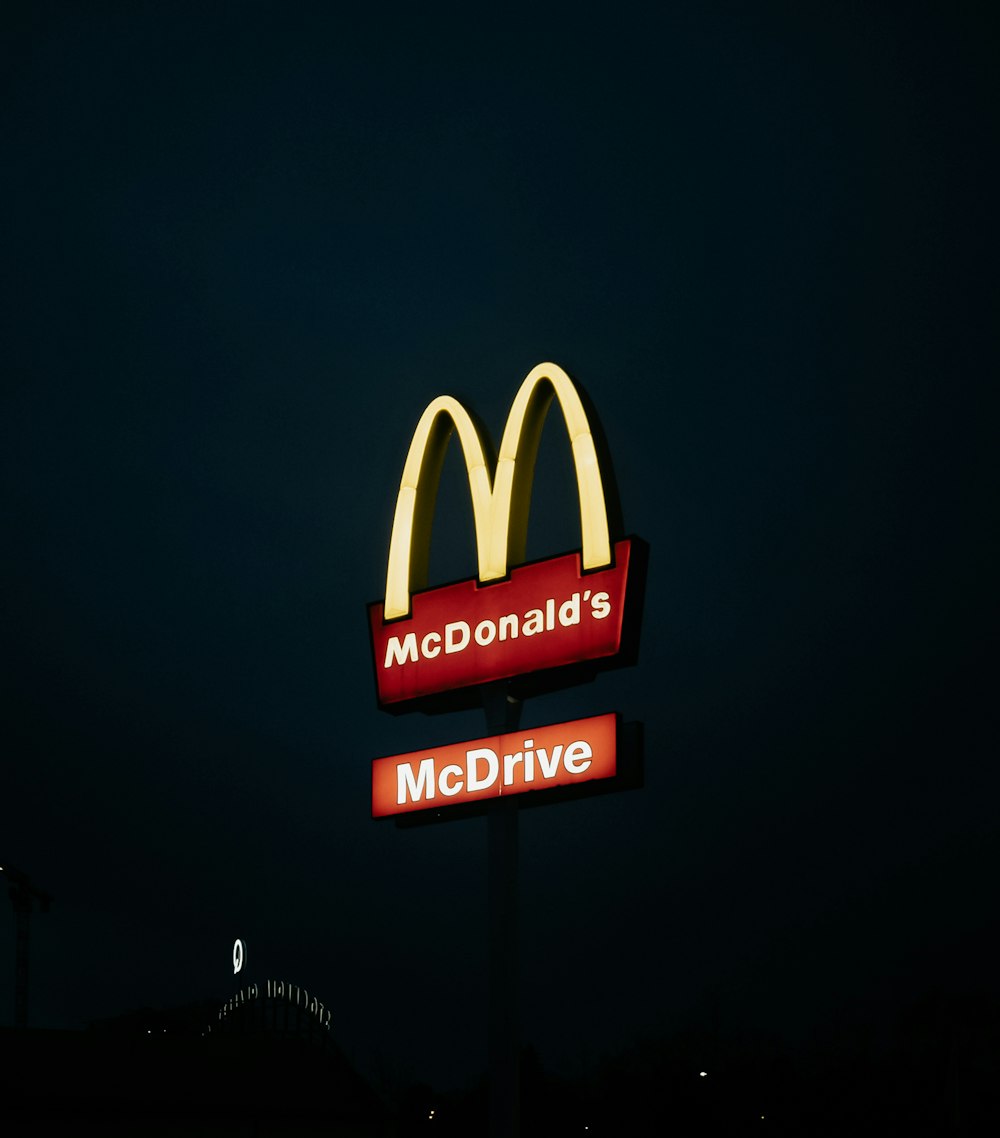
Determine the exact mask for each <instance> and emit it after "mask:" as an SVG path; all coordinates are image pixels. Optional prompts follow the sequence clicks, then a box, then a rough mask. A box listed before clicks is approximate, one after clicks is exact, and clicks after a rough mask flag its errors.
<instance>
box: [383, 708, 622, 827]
mask: <svg viewBox="0 0 1000 1138" xmlns="http://www.w3.org/2000/svg"><path fill="white" fill-rule="evenodd" d="M617 739H618V718H617V716H616V715H614V714H609V715H596V716H592V717H591V718H589V719H574V720H572V721H570V722H568V723H553V724H550V725H549V726H547V727H532V728H529V729H527V730H525V731H517V732H508V733H507V734H504V735H493V736H490V737H488V738H486V739H474V740H472V741H470V742H466V743H448V744H445V745H444V746H441V747H434V748H429V749H428V750H425V751H413V752H411V753H409V754H405V755H392V756H390V757H389V758H385V759H376V760H375V761H374V762H373V763H372V816H373V817H375V818H384V817H388V816H390V815H393V814H406V813H409V812H411V811H415V810H438V809H440V808H441V807H444V806H454V805H457V804H458V803H462V802H478V801H480V800H482V799H490V798H499V797H500V796H501V795H505V794H508V795H509V794H526V793H529V792H532V791H537V790H552V789H555V788H558V787H561V788H566V787H570V786H576V785H579V784H581V783H585V782H591V781H593V780H595V779H610V778H614V776H615V775H616V773H617V749H618V748H617Z"/></svg>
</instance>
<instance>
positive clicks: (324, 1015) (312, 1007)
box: [208, 980, 330, 1032]
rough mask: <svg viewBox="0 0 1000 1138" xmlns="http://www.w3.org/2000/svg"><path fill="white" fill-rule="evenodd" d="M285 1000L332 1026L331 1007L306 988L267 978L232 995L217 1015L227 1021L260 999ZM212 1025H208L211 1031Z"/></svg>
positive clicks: (218, 1019)
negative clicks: (260, 984)
mask: <svg viewBox="0 0 1000 1138" xmlns="http://www.w3.org/2000/svg"><path fill="white" fill-rule="evenodd" d="M265 999H266V1000H283V1001H285V1002H287V1003H288V1004H290V1005H292V1006H293V1007H296V1008H301V1009H302V1011H303V1012H309V1013H310V1015H313V1016H315V1017H316V1018H317V1019H318V1020H319V1022H320V1024H322V1026H323V1027H325V1028H327V1029H329V1027H330V1009H329V1008H327V1007H325V1006H324V1005H323V1003H322V1002H321V1001H320V1000H318V999H317V998H316V997H315V996H310V995H309V993H308V991H307V990H306V989H305V988H300V987H299V986H298V984H289V983H288V981H287V980H266V981H265V982H264V984H263V986H259V985H257V984H249V985H248V986H247V987H246V988H241V989H240V990H239V991H238V992H237V993H236V994H235V995H234V996H231V997H230V998H229V999H228V1000H227V1001H226V1002H225V1003H224V1004H223V1005H222V1007H221V1008H219V1014H218V1017H217V1022H218V1023H220V1024H221V1023H225V1021H226V1019H227V1018H228V1017H230V1016H232V1015H233V1013H234V1012H239V1011H241V1010H243V1009H244V1008H246V1007H247V1006H249V1005H251V1004H253V1003H254V1002H255V1001H258V1000H265ZM211 1030H212V1026H211V1024H209V1025H208V1031H209V1032H211Z"/></svg>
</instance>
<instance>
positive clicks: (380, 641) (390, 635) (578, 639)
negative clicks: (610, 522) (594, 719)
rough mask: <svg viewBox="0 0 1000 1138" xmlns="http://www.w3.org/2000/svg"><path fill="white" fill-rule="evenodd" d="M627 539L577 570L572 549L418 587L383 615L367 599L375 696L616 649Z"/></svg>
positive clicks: (466, 682) (410, 693)
mask: <svg viewBox="0 0 1000 1138" xmlns="http://www.w3.org/2000/svg"><path fill="white" fill-rule="evenodd" d="M631 552H632V548H631V542H630V541H629V540H624V541H620V542H618V543H617V544H616V545H615V560H614V563H613V564H612V565H611V566H610V567H609V568H607V569H601V570H597V571H592V572H584V571H583V570H582V568H581V565H580V555H579V554H578V553H570V554H566V555H564V556H561V557H555V558H552V559H550V560H547V561H539V562H535V563H533V564H530V565H524V566H521V567H520V568H517V569H514V570H512V571H511V573H510V575H509V577H508V578H507V579H506V580H503V581H497V582H492V583H490V584H487V585H482V584H480V583H479V582H478V581H477V580H476V579H474V578H473V579H471V580H467V581H459V582H457V583H456V584H452V585H445V586H443V587H442V588H437V589H430V590H428V591H426V592H423V593H415V594H413V596H412V598H411V612H410V615H409V616H407V617H404V618H402V619H400V620H393V621H388V622H386V621H385V620H384V619H383V606H382V605H381V604H378V603H376V604H373V605H371V606H370V609H369V620H370V624H371V637H372V650H373V654H374V664H375V675H376V684H377V688H378V696H379V702H380V703H382V704H383V705H392V704H396V703H403V702H408V701H410V700H416V699H420V698H422V697H426V696H431V695H434V694H437V693H441V692H447V691H452V690H454V689H456V688H465V687H470V686H477V685H479V684H484V683H490V682H492V681H495V680H503V679H510V678H512V677H514V676H518V675H522V674H525V673H532V672H538V671H543V670H548V669H553V668H559V667H564V666H567V665H572V664H577V663H580V662H583V661H588V660H598V659H601V658H603V657H610V656H614V655H616V654H617V653H618V651H619V650H620V648H621V641H622V623H623V617H624V611H625V596H626V585H627V582H628V574H629V565H630V560H631V556H630V555H631Z"/></svg>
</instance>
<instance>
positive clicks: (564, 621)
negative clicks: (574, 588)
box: [559, 593, 580, 628]
mask: <svg viewBox="0 0 1000 1138" xmlns="http://www.w3.org/2000/svg"><path fill="white" fill-rule="evenodd" d="M559 623H560V624H561V625H562V626H563V628H569V626H570V625H571V624H579V623H580V594H579V593H574V594H573V595H572V596H571V597H570V599H569V600H568V601H563V603H562V604H561V605H560V606H559Z"/></svg>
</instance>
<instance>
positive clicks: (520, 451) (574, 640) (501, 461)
mask: <svg viewBox="0 0 1000 1138" xmlns="http://www.w3.org/2000/svg"><path fill="white" fill-rule="evenodd" d="M553 399H555V400H556V401H557V402H558V404H559V407H560V409H561V411H562V414H563V418H564V420H565V423H566V428H567V432H568V434H569V437H570V441H571V445H572V450H573V462H574V466H575V469H576V477H577V491H578V495H579V505H580V531H581V545H582V549H581V551H580V552H579V553H572V554H568V555H566V556H562V557H556V558H553V559H551V560H548V561H542V562H535V563H534V564H531V565H520V566H519V567H518V568H515V569H513V570H511V569H510V565H512V564H515V565H517V564H518V563H519V562H523V560H524V550H525V543H526V539H527V526H528V506H529V504H530V500H531V482H532V477H533V474H534V466H535V458H536V456H537V452H538V443H539V439H540V437H541V431H542V426H543V424H544V420H545V414H546V412H547V410H548V408H549V405H550V404H551V402H552V400H553ZM453 430H454V431H456V432H457V434H458V438H459V441H460V443H461V446H462V451H463V454H464V456H465V462H466V467H467V471H468V477H469V489H470V493H471V495H472V507H473V514H474V518H475V528H476V545H477V550H478V556H479V575H478V578H473V579H470V580H467V581H461V582H458V583H457V584H454V585H448V586H445V587H444V588H438V589H431V590H424V591H420V592H416V593H414V592H413V590H414V589H415V588H416V589H422V587H423V585H424V584H425V579H426V570H427V560H428V553H429V543H430V523H431V519H432V517H433V508H434V498H435V495H436V493H437V484H438V479H439V476H440V472H441V465H442V462H443V460H444V452H445V447H446V445H447V443H448V439H449V437H450V435H451V433H452V431H453ZM640 544H641V543H640ZM633 552H634V549H633V542H631V541H628V540H626V541H619V542H618V543H617V544H615V545H614V546H612V543H611V540H610V536H609V530H608V519H607V509H606V505H605V498H604V487H603V483H602V481H601V472H600V467H599V465H598V461H597V450H596V447H595V444H594V438H593V435H592V433H591V429H590V424H589V422H588V420H587V415H586V412H585V410H584V407H583V403H582V402H581V400H580V396H579V394H578V393H577V391H576V388H575V387H574V386H573V383H572V381H571V380H570V378H569V377H568V376H567V375H566V373H565V372H564V371H563V370H562V369H561V368H559V367H557V366H556V365H555V364H551V363H548V364H539V366H538V367H536V368H534V369H533V370H532V371H531V372H530V373H529V374H528V376H527V378H526V379H525V380H524V382H523V383H522V385H521V387H520V390H519V391H518V393H517V395H516V397H515V399H514V403H513V405H512V407H511V410H510V414H509V415H508V418H507V425H506V427H505V429H504V433H503V439H502V441H501V444H500V452H499V458H498V461H497V467H496V472H495V474H494V475H493V477H492V479H491V478H490V474H489V468H488V466H487V462H486V458H485V448H484V446H483V443H482V440H481V439H480V436H479V434H478V432H477V430H476V428H475V426H474V424H473V421H472V419H471V417H470V415H469V413H468V412H467V411H466V409H465V408H464V407H463V406H462V405H461V404H460V403H459V402H458V401H457V400H455V399H452V398H451V397H450V396H441V397H439V398H438V399H435V400H433V401H432V402H431V403H430V405H429V406H428V407H427V409H426V410H425V411H424V413H423V415H422V416H421V418H420V421H419V422H418V424H417V427H416V430H415V431H414V434H413V441H412V442H411V444H410V450H409V453H408V454H407V457H406V463H405V466H404V468H403V477H402V481H401V483H400V488H399V496H398V498H397V500H396V512H395V515H394V518H393V526H392V537H391V540H390V545H389V564H388V571H387V575H386V586H385V601H384V603H382V604H374V605H371V606H370V607H369V621H370V626H371V637H372V650H373V655H374V665H375V674H376V686H377V689H378V696H379V702H380V703H381V704H382V705H383V706H390V705H399V704H403V703H407V702H410V701H413V700H418V699H421V698H424V697H427V696H433V695H435V694H438V693H442V692H448V691H453V690H455V689H458V688H463V687H474V686H478V685H480V684H484V683H489V682H491V681H493V680H500V679H510V678H512V677H514V676H519V675H523V674H525V673H533V672H539V671H547V670H549V669H554V668H562V667H565V666H568V665H572V664H578V663H580V662H581V661H589V660H602V659H607V658H610V657H614V656H616V655H617V654H618V653H619V651H620V650H621V648H622V635H623V625H624V621H625V618H626V609H625V600H626V585H627V582H628V576H629V567H630V565H631V564H633V563H634V561H635V560H636V558H635V557H634V556H633ZM633 591H634V590H633Z"/></svg>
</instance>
